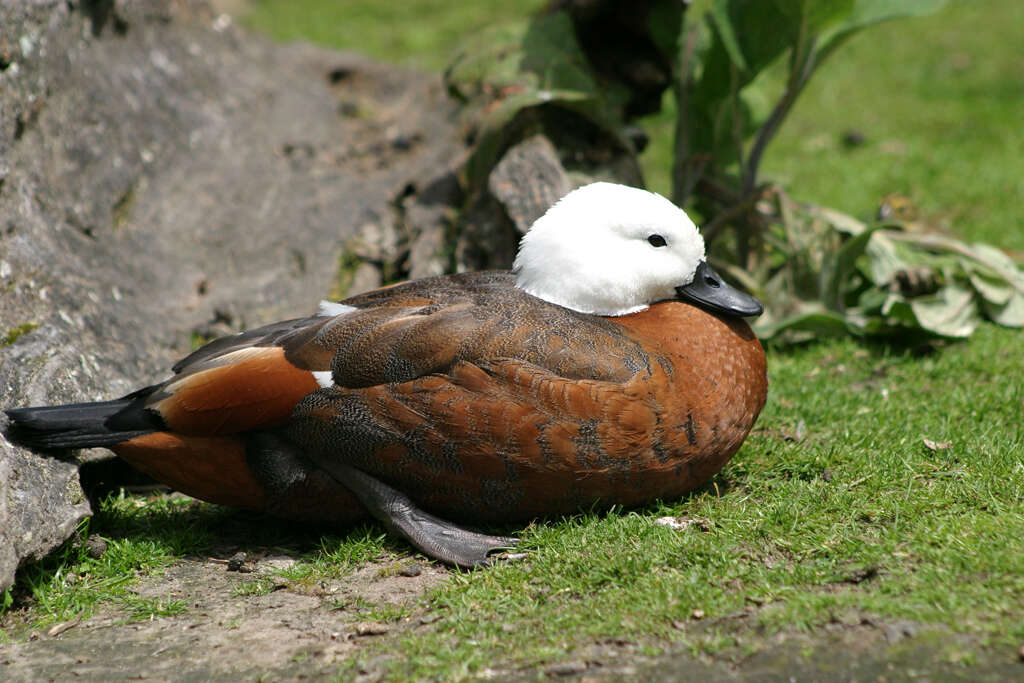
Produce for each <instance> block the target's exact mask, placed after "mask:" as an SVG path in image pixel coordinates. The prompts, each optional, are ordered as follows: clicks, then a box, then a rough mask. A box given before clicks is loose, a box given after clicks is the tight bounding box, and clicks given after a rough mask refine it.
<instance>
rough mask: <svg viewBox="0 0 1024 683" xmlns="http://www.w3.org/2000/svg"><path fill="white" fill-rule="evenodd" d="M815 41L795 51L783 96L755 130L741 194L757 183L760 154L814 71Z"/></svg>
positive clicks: (744, 170) (761, 154) (748, 192)
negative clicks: (755, 134) (799, 50)
mask: <svg viewBox="0 0 1024 683" xmlns="http://www.w3.org/2000/svg"><path fill="white" fill-rule="evenodd" d="M816 42H817V39H816V38H811V40H810V41H809V45H807V49H806V51H805V53H804V54H802V55H801V54H794V59H793V67H792V68H791V69H790V78H789V81H788V83H787V84H786V90H785V92H784V93H783V94H782V98H781V99H780V100H779V101H778V103H776V105H775V108H774V109H772V113H771V115H770V116H769V117H768V120H766V121H765V122H764V124H762V125H761V128H760V129H759V130H758V131H757V138H756V139H755V140H754V145H753V147H751V149H750V156H749V157H747V163H746V164H744V169H743V185H742V188H743V189H742V194H743V195H744V196H746V195H748V194H750V192H751V191H752V190H753V189H754V186H755V185H757V172H758V170H759V168H760V166H761V157H762V156H763V155H764V151H765V149H766V148H767V147H768V143H769V142H771V140H772V138H773V137H775V133H777V132H778V130H779V126H780V125H782V121H783V120H784V119H785V118H786V116H787V115H788V114H789V110H790V109H792V108H793V104H794V103H795V102H796V98H797V96H798V95H799V94H800V92H801V91H803V89H804V86H805V85H807V81H809V80H810V78H811V74H812V73H814V68H815V66H816V60H815V43H816Z"/></svg>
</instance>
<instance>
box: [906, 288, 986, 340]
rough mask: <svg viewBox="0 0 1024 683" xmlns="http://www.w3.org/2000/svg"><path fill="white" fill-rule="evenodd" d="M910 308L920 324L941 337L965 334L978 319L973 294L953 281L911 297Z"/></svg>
mask: <svg viewBox="0 0 1024 683" xmlns="http://www.w3.org/2000/svg"><path fill="white" fill-rule="evenodd" d="M910 308H911V309H912V310H913V311H914V315H915V316H917V322H918V323H919V324H920V325H921V327H923V328H924V329H926V330H928V331H929V332H934V333H935V334H939V335H942V336H944V337H969V336H970V335H971V333H972V332H974V329H975V328H976V327H977V326H978V323H980V322H981V311H979V310H978V302H977V300H976V299H975V298H974V294H973V293H972V292H971V290H969V289H967V288H966V287H961V286H960V285H956V284H947V285H946V286H945V287H943V288H942V289H940V290H939V291H938V292H937V293H936V294H933V295H931V296H927V297H917V298H914V299H911V300H910Z"/></svg>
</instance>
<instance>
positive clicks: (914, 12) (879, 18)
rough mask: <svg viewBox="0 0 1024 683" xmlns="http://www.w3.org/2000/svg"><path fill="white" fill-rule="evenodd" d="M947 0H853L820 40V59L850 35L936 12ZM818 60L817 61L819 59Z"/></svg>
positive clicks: (833, 50) (830, 52)
mask: <svg viewBox="0 0 1024 683" xmlns="http://www.w3.org/2000/svg"><path fill="white" fill-rule="evenodd" d="M947 1H948V0H855V1H854V6H853V9H852V11H851V12H850V14H849V16H848V17H847V19H846V20H845V21H844V22H842V23H841V24H839V26H837V27H836V29H835V31H834V32H831V33H830V35H828V36H827V38H826V39H825V40H824V41H822V44H821V46H820V49H819V52H820V53H821V60H824V59H825V58H826V57H828V56H829V55H830V54H832V53H833V52H835V50H836V48H838V47H839V46H840V45H841V44H842V43H843V42H844V41H846V40H847V39H848V38H850V37H851V36H852V35H854V34H855V33H857V32H858V31H860V30H861V29H865V28H867V27H868V26H871V25H873V24H878V23H881V22H883V21H889V20H890V19H900V18H904V17H919V16H925V15H928V14H932V13H934V12H937V11H938V10H939V9H941V8H942V7H944V6H945V5H946V4H947ZM821 60H819V61H821Z"/></svg>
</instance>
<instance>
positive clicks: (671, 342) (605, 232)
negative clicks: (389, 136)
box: [5, 182, 768, 567]
mask: <svg viewBox="0 0 1024 683" xmlns="http://www.w3.org/2000/svg"><path fill="white" fill-rule="evenodd" d="M762 310H763V308H762V305H761V303H760V302H759V301H758V300H757V299H756V298H754V297H753V296H751V295H750V294H747V293H745V292H743V291H741V290H739V289H737V288H735V287H733V286H731V285H729V284H728V283H727V282H726V281H725V280H723V279H722V278H721V277H720V276H719V275H718V274H717V273H716V272H715V270H714V269H713V268H712V267H711V266H710V265H709V264H708V261H707V259H706V255H705V247H704V241H703V239H702V237H701V235H700V232H699V230H698V229H697V227H696V225H695V224H694V223H693V221H691V220H690V218H689V217H688V216H687V214H686V213H685V212H684V211H683V210H682V209H680V208H679V207H677V206H676V205H674V204H673V203H672V202H670V201H669V200H668V199H666V198H664V197H662V196H660V195H658V194H655V193H652V192H649V191H647V190H644V189H640V188H634V187H627V186H623V185H617V184H613V183H606V182H598V183H592V184H589V185H585V186H583V187H580V188H578V189H575V190H573V191H571V192H569V193H568V194H567V195H565V196H564V197H563V198H561V199H560V200H559V201H558V202H556V203H555V204H554V205H553V206H552V207H551V208H550V209H548V211H547V212H546V213H545V214H544V215H543V216H541V217H540V218H539V219H537V220H536V221H535V223H534V224H533V226H532V227H531V229H530V230H529V231H528V232H527V233H526V234H525V235H524V236H523V238H522V240H521V243H520V246H519V250H518V253H517V256H516V258H515V262H514V264H513V268H512V269H511V270H507V271H480V272H466V273H460V274H454V275H444V276H438V277H429V278H425V279H420V280H414V281H409V282H404V283H400V284H395V285H390V286H386V287H383V288H379V289H375V290H371V291H368V292H365V293H362V294H358V295H356V296H352V297H350V298H347V299H345V300H344V301H340V302H323V303H321V305H320V308H319V310H318V312H317V313H316V314H314V315H310V316H306V317H300V318H295V319H291V320H285V321H281V322H276V323H272V324H269V325H265V326H262V327H258V328H256V329H251V330H248V331H245V332H242V333H240V334H236V335H233V336H228V337H224V338H220V339H217V340H214V341H212V342H210V343H208V344H206V345H205V346H203V347H201V348H199V349H198V350H196V351H194V352H193V353H191V354H190V355H188V356H187V357H185V358H183V359H182V360H180V361H179V362H178V363H176V364H175V365H174V366H173V368H172V369H171V374H170V377H168V378H167V379H165V380H164V381H161V382H158V383H156V384H153V385H151V386H147V387H144V388H141V389H139V390H137V391H135V392H133V393H130V394H128V395H126V396H123V397H121V398H117V399H114V400H108V401H100V402H90V403H75V404H68V405H58V406H36V407H26V408H15V409H9V410H6V411H5V412H6V414H7V416H8V418H9V425H8V428H7V438H8V439H9V440H11V441H13V442H15V443H18V444H20V445H22V446H24V447H28V448H31V449H35V450H39V451H44V452H45V451H52V450H55V449H56V450H60V449H77V448H87V447H105V448H108V449H110V450H111V451H113V452H114V453H115V454H116V455H117V456H119V457H120V458H122V459H124V460H126V461H127V462H128V463H130V464H131V465H133V466H134V467H136V468H137V469H139V470H141V471H143V472H145V473H146V474H148V475H150V476H152V477H153V478H155V479H157V480H158V481H161V482H163V483H165V484H167V485H168V486H170V487H172V488H173V489H176V490H178V491H180V492H183V493H185V494H188V495H190V496H193V497H195V498H198V499H201V500H205V501H209V502H212V503H217V504H222V505H229V506H235V507H241V508H248V509H251V510H258V511H263V512H266V513H269V514H270V515H274V516H279V517H283V518H286V519H291V520H296V521H299V522H317V523H327V524H339V525H342V524H350V523H352V522H355V521H357V520H359V519H364V518H366V517H367V516H371V517H373V518H376V519H377V520H379V521H380V522H381V523H382V524H383V525H384V526H385V527H386V528H387V529H388V530H390V531H391V532H392V533H395V534H397V535H399V536H401V537H403V538H405V539H407V540H408V541H409V542H410V543H411V545H412V546H414V547H415V548H417V549H418V550H420V551H421V552H423V553H425V554H426V555H427V556H429V557H431V558H434V559H437V560H440V561H442V562H445V563H448V564H451V565H455V566H459V567H475V566H481V565H486V564H488V558H489V557H490V556H491V555H492V554H493V553H494V552H495V551H498V550H503V549H509V548H512V547H513V546H514V545H515V543H516V542H517V539H516V538H514V537H508V536H497V535H490V534H486V533H481V532H479V531H476V530H474V529H475V528H479V526H480V525H488V524H492V525H493V524H512V523H517V522H523V521H527V520H531V519H534V518H537V517H541V516H550V515H564V514H571V513H572V512H574V511H577V510H579V509H580V508H586V507H591V508H592V507H594V506H605V507H607V506H613V505H616V506H637V505H642V504H645V503H649V502H651V501H654V500H657V499H665V500H667V499H675V498H678V497H680V496H682V495H683V494H685V493H686V492H688V491H691V490H693V489H694V488H696V487H699V486H701V485H702V484H704V483H705V482H707V481H708V480H709V479H710V478H711V477H713V476H714V475H715V474H716V473H717V472H718V471H719V470H720V469H721V468H722V467H723V466H724V465H725V463H726V462H727V461H728V460H729V459H730V458H731V457H732V456H733V455H734V454H735V453H736V451H737V450H738V449H739V447H740V445H741V444H742V443H743V441H744V439H745V438H746V437H747V435H748V434H749V433H750V430H751V429H752V427H753V425H754V423H755V421H756V419H757V416H758V414H759V413H760V412H761V410H762V408H763V407H764V404H765V401H766V398H767V386H768V383H767V375H766V362H765V354H764V350H763V348H762V346H761V344H760V342H759V341H758V339H757V338H756V336H755V335H754V333H753V332H752V331H751V328H750V326H749V325H748V324H747V322H746V320H745V318H747V317H751V316H757V315H759V314H760V313H761V312H762ZM470 527H474V528H470Z"/></svg>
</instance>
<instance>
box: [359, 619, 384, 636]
mask: <svg viewBox="0 0 1024 683" xmlns="http://www.w3.org/2000/svg"><path fill="white" fill-rule="evenodd" d="M390 630H391V629H390V628H388V626H387V625H386V624H382V623H380V622H379V621H370V622H364V623H362V624H356V635H360V636H382V635H384V634H385V633H387V632H388V631H390Z"/></svg>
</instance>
